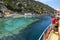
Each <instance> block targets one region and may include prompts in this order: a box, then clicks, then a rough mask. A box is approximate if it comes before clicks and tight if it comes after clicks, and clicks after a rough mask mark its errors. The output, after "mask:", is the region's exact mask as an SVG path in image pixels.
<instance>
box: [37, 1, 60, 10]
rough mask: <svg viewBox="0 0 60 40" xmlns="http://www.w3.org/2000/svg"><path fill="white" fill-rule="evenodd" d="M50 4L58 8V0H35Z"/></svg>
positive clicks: (59, 3)
mask: <svg viewBox="0 0 60 40" xmlns="http://www.w3.org/2000/svg"><path fill="white" fill-rule="evenodd" d="M36 1H40V2H42V3H44V4H47V5H49V6H51V7H52V8H54V9H59V8H60V0H36Z"/></svg>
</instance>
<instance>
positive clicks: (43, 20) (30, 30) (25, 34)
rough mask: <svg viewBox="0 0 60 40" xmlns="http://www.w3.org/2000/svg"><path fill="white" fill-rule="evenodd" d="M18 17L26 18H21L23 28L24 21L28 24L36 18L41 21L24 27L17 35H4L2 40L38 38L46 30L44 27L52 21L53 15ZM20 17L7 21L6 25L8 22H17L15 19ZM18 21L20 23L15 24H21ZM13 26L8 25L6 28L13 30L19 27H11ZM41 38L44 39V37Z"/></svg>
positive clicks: (34, 39) (33, 39)
mask: <svg viewBox="0 0 60 40" xmlns="http://www.w3.org/2000/svg"><path fill="white" fill-rule="evenodd" d="M18 19H19V20H21V19H23V20H24V21H23V20H21V22H22V23H21V22H20V25H21V26H20V27H21V28H22V24H23V23H25V24H26V23H27V24H28V22H30V21H31V20H35V19H39V21H37V22H35V23H32V24H30V25H28V26H26V27H25V28H24V29H22V30H20V31H19V33H18V34H17V35H16V34H15V35H13V36H8V37H3V38H2V39H1V40H38V39H39V37H40V35H41V34H42V32H43V31H44V29H45V28H46V27H47V26H48V25H49V24H50V23H51V17H50V16H42V17H39V18H18ZM18 19H12V20H13V21H12V22H10V21H6V22H5V25H7V24H8V23H12V24H13V23H14V24H15V22H14V21H15V20H18ZM9 20H10V19H9ZM19 20H18V21H19ZM18 21H16V23H18V24H15V25H19V22H18ZM14 24H13V26H15V25H14ZM3 26H4V25H3ZM11 26H12V25H10V26H6V27H5V28H4V29H5V30H8V31H12V30H15V29H16V28H17V27H11ZM23 26H24V25H23ZM10 27H11V28H12V29H11V28H10ZM8 28H9V29H8ZM18 28H19V27H18ZM41 40H43V38H42V39H41Z"/></svg>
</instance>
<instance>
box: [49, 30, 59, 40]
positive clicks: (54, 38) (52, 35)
mask: <svg viewBox="0 0 60 40" xmlns="http://www.w3.org/2000/svg"><path fill="white" fill-rule="evenodd" d="M48 40H58V32H53V31H51V33H50V35H49V37H48Z"/></svg>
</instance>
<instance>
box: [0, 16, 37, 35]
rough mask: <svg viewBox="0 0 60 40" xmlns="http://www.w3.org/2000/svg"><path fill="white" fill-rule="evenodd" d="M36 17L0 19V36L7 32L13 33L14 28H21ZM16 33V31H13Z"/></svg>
mask: <svg viewBox="0 0 60 40" xmlns="http://www.w3.org/2000/svg"><path fill="white" fill-rule="evenodd" d="M35 20H36V18H24V17H23V18H13V19H12V18H10V19H0V36H1V34H2V35H5V34H7V33H10V32H11V33H14V32H15V31H16V30H20V29H23V28H24V27H27V25H29V24H30V23H32V22H33V21H35ZM15 33H16V32H15Z"/></svg>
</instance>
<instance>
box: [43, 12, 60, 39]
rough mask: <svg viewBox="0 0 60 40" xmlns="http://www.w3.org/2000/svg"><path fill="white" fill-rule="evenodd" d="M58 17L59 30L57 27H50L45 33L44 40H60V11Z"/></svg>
mask: <svg viewBox="0 0 60 40" xmlns="http://www.w3.org/2000/svg"><path fill="white" fill-rule="evenodd" d="M57 17H58V18H59V20H58V22H57V23H58V25H57V28H56V27H55V25H54V27H52V25H53V24H52V25H50V28H48V30H47V32H46V33H45V32H44V35H43V36H44V37H43V40H60V11H59V12H58V13H57Z"/></svg>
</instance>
